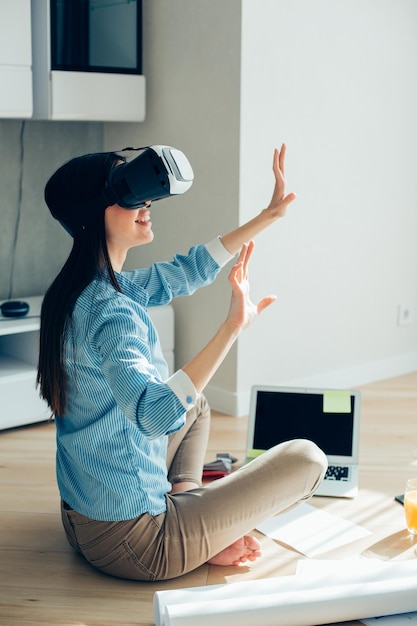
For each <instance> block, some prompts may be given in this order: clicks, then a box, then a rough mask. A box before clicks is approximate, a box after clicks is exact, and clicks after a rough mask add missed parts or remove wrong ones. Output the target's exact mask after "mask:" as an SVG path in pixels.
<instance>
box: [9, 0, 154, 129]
mask: <svg viewBox="0 0 417 626" xmlns="http://www.w3.org/2000/svg"><path fill="white" fill-rule="evenodd" d="M0 1H1V0H0ZM130 16H133V19H131V17H130ZM141 16H142V2H141V0H129V1H123V2H109V1H108V0H95V1H94V2H93V0H89V1H88V0H86V2H84V4H83V5H80V3H78V5H75V4H74V5H71V2H70V1H69V0H67V2H66V4H65V3H64V2H63V1H61V2H60V1H59V0H52V1H51V0H32V40H33V46H32V58H33V117H34V119H43V120H75V121H99V122H141V121H143V120H144V118H145V76H143V75H142V74H140V73H138V72H141V71H142V70H141V50H142V32H141V29H140V28H139V26H141V19H142V17H141ZM129 44H132V46H133V47H134V50H135V51H137V57H136V56H135V54H133V57H134V60H133V61H132V59H131V58H130V57H129V53H128V52H126V50H127V49H129ZM98 51H99V52H98ZM119 55H120V57H121V60H120V65H121V66H122V67H119V66H118V65H117V59H118V58H119ZM112 63H114V64H115V67H112Z"/></svg>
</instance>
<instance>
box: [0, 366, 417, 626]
mask: <svg viewBox="0 0 417 626" xmlns="http://www.w3.org/2000/svg"><path fill="white" fill-rule="evenodd" d="M361 391H362V430H361V458H360V492H359V495H358V497H357V498H355V499H354V500H343V499H334V498H318V497H315V498H313V500H312V504H314V505H315V506H318V507H323V508H324V509H326V510H327V511H329V512H332V513H333V514H335V515H338V516H340V517H342V518H344V519H347V520H350V521H352V522H354V523H356V524H359V525H361V526H364V527H365V528H368V529H369V530H371V531H372V535H370V536H369V537H366V538H365V539H361V540H358V541H356V542H354V543H351V544H348V545H347V546H345V547H343V548H340V549H338V550H335V551H333V552H331V553H327V554H326V555H325V556H326V558H334V559H338V558H343V557H347V556H351V555H356V554H362V555H365V556H367V557H369V558H372V559H382V560H389V559H413V558H417V555H416V549H417V539H415V540H413V539H410V537H409V535H408V533H407V531H406V530H405V528H404V517H403V515H404V513H403V508H402V506H401V505H399V504H398V503H396V502H394V499H393V498H394V495H396V494H398V493H402V492H403V489H404V484H405V480H406V478H407V477H410V476H412V475H414V476H417V373H416V374H411V375H407V376H403V377H400V378H396V379H392V380H387V381H382V382H379V383H375V384H371V385H367V386H364V387H362V388H361ZM245 428H246V420H245V419H244V418H239V419H237V418H233V417H228V416H224V415H220V414H214V416H213V426H212V434H211V439H210V446H209V450H208V453H207V460H213V459H214V458H215V453H216V452H217V451H230V452H231V453H233V454H235V455H236V456H237V457H238V458H240V459H241V458H242V456H243V450H244V445H245ZM54 437H55V432H54V425H53V424H45V423H43V424H37V425H34V426H28V427H22V428H17V429H11V430H8V431H3V432H0V624H1V626H21V625H22V626H23V625H24V626H36V625H39V624H43V625H44V624H48V625H49V626H55V625H56V626H58V625H59V626H115V625H118V626H130V625H132V626H133V625H135V626H152V625H153V624H154V617H153V609H152V598H153V594H154V592H155V591H156V590H158V589H167V588H175V587H191V586H199V585H210V584H214V583H233V582H235V581H243V580H248V579H258V578H262V577H273V576H280V575H288V574H292V573H294V571H295V567H296V563H297V559H299V558H300V555H299V554H298V553H296V552H295V551H292V550H291V549H288V548H286V547H284V546H283V545H280V544H279V543H277V542H275V541H273V540H272V539H269V538H267V537H264V536H263V535H261V534H258V536H259V537H260V540H261V543H262V550H263V557H262V558H261V559H259V560H258V561H257V562H256V563H254V564H251V566H250V567H246V566H240V567H238V568H233V567H230V568H220V567H214V566H208V565H204V566H202V567H200V568H199V569H198V570H196V571H194V572H193V573H191V574H189V575H187V576H184V577H183V578H181V579H176V580H173V581H169V582H165V583H137V582H130V581H123V580H117V579H113V578H110V577H107V576H105V575H102V574H100V573H98V572H96V571H94V570H93V569H91V568H90V567H89V566H88V565H87V564H86V563H85V562H84V561H83V560H82V559H81V558H80V557H79V556H78V555H76V554H74V553H73V552H72V551H71V549H70V548H69V546H68V545H67V543H66V539H65V537H64V534H63V530H62V528H61V522H60V517H59V504H58V492H57V488H56V484H55V468H54V453H55V450H54V446H55V443H54ZM323 556H324V555H323ZM355 623H356V622H355ZM351 624H353V622H352V623H351ZM219 626H223V625H221V624H219Z"/></svg>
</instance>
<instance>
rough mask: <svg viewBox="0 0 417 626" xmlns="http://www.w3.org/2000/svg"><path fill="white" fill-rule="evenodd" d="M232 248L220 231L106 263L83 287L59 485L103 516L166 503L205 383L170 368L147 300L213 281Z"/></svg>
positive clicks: (69, 356)
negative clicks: (178, 249) (179, 433)
mask: <svg viewBox="0 0 417 626" xmlns="http://www.w3.org/2000/svg"><path fill="white" fill-rule="evenodd" d="M230 258H231V255H230V254H229V253H228V252H227V251H226V250H225V248H224V246H223V245H222V243H221V241H220V239H218V238H217V239H216V240H214V241H212V242H210V243H209V244H207V245H206V246H203V245H199V246H195V247H194V248H191V250H190V251H189V253H188V255H176V256H175V257H174V259H173V261H172V262H163V263H155V264H154V265H152V266H151V267H150V268H148V269H139V270H134V271H131V272H121V273H119V274H117V278H118V281H119V283H120V286H121V288H122V291H123V293H119V292H117V291H116V290H115V289H114V288H113V286H112V285H111V284H110V281H109V279H108V277H107V276H106V274H105V273H100V274H99V275H97V277H96V278H95V279H94V280H93V281H92V282H91V283H90V284H89V285H88V287H87V288H86V289H85V290H84V291H83V292H82V294H81V295H80V296H79V298H78V300H77V302H76V305H75V308H74V312H73V316H72V320H71V323H70V324H69V326H68V329H67V333H66V342H65V346H66V347H65V367H66V373H67V378H68V409H67V411H66V413H65V415H63V416H61V417H57V418H56V419H55V423H56V429H57V456H56V469H57V480H58V487H59V490H60V494H61V497H62V499H63V500H65V501H66V502H67V503H68V504H69V505H70V506H71V507H72V508H73V509H75V510H76V511H78V512H79V513H81V514H82V515H86V516H87V517H90V518H92V519H96V520H107V521H121V520H126V519H132V518H134V517H137V516H138V515H141V514H142V513H145V512H148V513H150V514H151V515H158V514H160V513H162V512H164V511H165V510H166V504H165V494H166V493H167V492H168V491H170V489H171V485H170V483H169V482H168V480H167V467H166V451H167V440H168V435H169V434H170V433H172V432H175V431H176V430H178V429H180V428H181V427H182V426H183V424H184V421H185V412H186V410H188V409H190V408H191V407H192V406H193V404H194V403H195V400H196V395H197V394H196V390H195V388H194V385H193V384H192V382H191V380H190V379H189V378H188V376H187V375H186V374H185V372H184V371H182V370H178V371H177V372H175V373H174V374H173V375H172V376H169V373H168V367H167V364H166V361H165V359H164V357H163V354H162V349H161V345H160V341H159V338H158V334H157V331H156V329H155V327H154V325H153V323H152V321H151V319H150V318H149V316H148V313H147V308H148V306H158V305H164V304H167V303H169V302H170V301H171V300H172V298H174V297H176V296H182V295H190V294H192V293H193V292H194V291H195V290H196V289H198V288H199V287H202V286H203V285H208V284H210V283H211V282H212V281H213V280H214V279H215V277H216V276H217V274H218V272H219V270H220V268H221V267H222V266H223V265H224V264H225V263H226V262H227V261H229V260H230Z"/></svg>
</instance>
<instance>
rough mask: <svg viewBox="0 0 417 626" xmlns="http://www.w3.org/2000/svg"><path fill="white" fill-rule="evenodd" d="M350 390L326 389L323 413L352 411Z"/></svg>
mask: <svg viewBox="0 0 417 626" xmlns="http://www.w3.org/2000/svg"><path fill="white" fill-rule="evenodd" d="M350 411H351V408H350V391H338V390H337V391H336V390H331V391H325V392H324V394H323V413H350Z"/></svg>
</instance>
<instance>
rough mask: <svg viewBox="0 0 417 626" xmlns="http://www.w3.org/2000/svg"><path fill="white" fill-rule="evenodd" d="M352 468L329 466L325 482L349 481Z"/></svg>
mask: <svg viewBox="0 0 417 626" xmlns="http://www.w3.org/2000/svg"><path fill="white" fill-rule="evenodd" d="M349 470H350V467H348V466H347V467H346V466H343V465H329V467H328V468H327V472H326V475H325V477H324V480H349Z"/></svg>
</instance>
